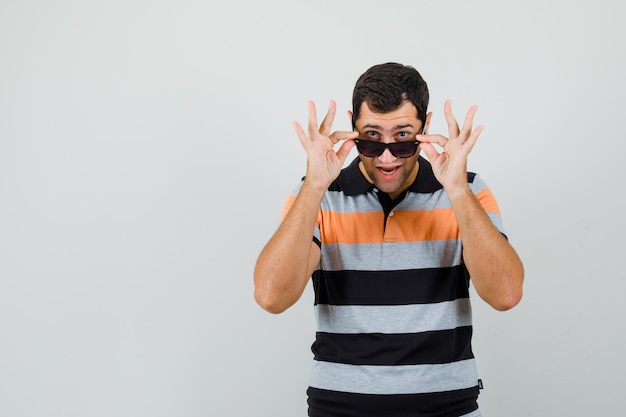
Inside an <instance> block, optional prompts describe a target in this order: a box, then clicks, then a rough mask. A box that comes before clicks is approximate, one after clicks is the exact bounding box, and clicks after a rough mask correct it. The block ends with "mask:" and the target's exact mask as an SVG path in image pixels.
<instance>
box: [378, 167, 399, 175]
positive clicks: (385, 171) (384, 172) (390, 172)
mask: <svg viewBox="0 0 626 417" xmlns="http://www.w3.org/2000/svg"><path fill="white" fill-rule="evenodd" d="M381 171H382V172H383V174H393V173H394V172H395V171H396V169H395V168H394V169H392V170H391V171H387V170H385V169H382V168H381Z"/></svg>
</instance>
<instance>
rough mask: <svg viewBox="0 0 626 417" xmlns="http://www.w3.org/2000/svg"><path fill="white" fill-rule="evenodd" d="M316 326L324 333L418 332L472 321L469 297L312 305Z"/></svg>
mask: <svg viewBox="0 0 626 417" xmlns="http://www.w3.org/2000/svg"><path fill="white" fill-rule="evenodd" d="M315 317H316V318H317V329H318V331H320V332H327V333H344V334H356V333H388V334H393V333H420V332H427V331H434V330H450V329H455V328H457V327H461V326H471V325H472V310H471V305H470V300H469V298H462V299H458V300H455V301H444V302H441V303H435V304H414V305H400V306H360V305H347V306H333V305H328V304H319V305H317V306H315Z"/></svg>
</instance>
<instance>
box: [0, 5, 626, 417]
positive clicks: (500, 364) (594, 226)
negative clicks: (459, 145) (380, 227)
mask: <svg viewBox="0 0 626 417" xmlns="http://www.w3.org/2000/svg"><path fill="white" fill-rule="evenodd" d="M218 3H219V2H218ZM623 4H624V3H623V2H621V1H618V0H615V1H610V0H599V1H593V2H591V1H585V2H582V1H571V0H570V1H564V0H560V1H539V0H532V1H525V2H508V1H496V0H482V1H469V0H465V1H461V0H459V1H452V0H441V1H434V0H431V1H423V0H411V1H390V2H381V1H366V0H360V1H315V2H296V1H284V2H280V1H264V2H263V1H258V2H257V1H247V2H224V3H219V4H216V3H210V2H207V1H187V0H179V1H176V2H174V1H148V0H130V1H123V2H122V1H107V2H104V1H100V2H96V1H69V0H61V1H33V0H25V1H17V0H13V1H9V0H3V1H0V416H2V417H5V416H6V417H26V416H29V417H30V416H33V417H35V416H36V417H41V416H55V417H56V416H58V417H73V416H77V417H78V416H80V417H84V416H89V417H96V416H106V417H114V416H129V417H135V416H146V417H147V416H150V417H155V416H185V417H186V416H189V417H192V416H194V417H195V416H268V417H269V416H271V417H294V416H304V415H306V397H305V390H306V386H307V381H308V369H309V365H310V360H311V352H310V350H309V348H310V344H311V342H312V340H313V331H314V326H313V317H312V297H311V295H312V294H311V290H310V289H308V290H307V292H306V293H305V294H304V296H303V299H302V300H301V301H300V303H298V304H296V305H295V306H294V307H292V308H291V309H289V310H288V311H287V312H285V313H283V314H282V315H278V316H274V315H271V314H269V313H266V312H264V311H263V310H261V309H260V308H259V307H258V306H257V305H256V304H255V303H254V301H253V298H252V290H253V285H252V269H253V267H254V262H255V260H256V256H257V255H258V252H259V251H260V250H261V248H262V246H263V245H264V243H265V242H266V241H267V239H268V238H269V237H270V235H271V234H272V233H273V231H274V230H275V228H276V226H277V225H278V216H279V213H280V209H281V207H282V204H283V202H284V199H285V198H286V196H287V194H288V193H289V192H290V191H291V190H292V188H293V187H294V186H295V185H296V184H297V182H298V181H299V179H300V177H301V176H302V175H303V174H304V171H305V163H306V159H305V156H304V152H303V151H302V149H301V148H300V144H299V142H298V140H297V137H296V135H295V133H294V132H293V129H292V127H291V122H292V121H294V120H298V121H300V122H301V123H305V122H306V102H307V100H309V99H313V100H315V101H316V102H317V103H318V105H319V107H320V108H321V109H325V108H326V106H327V103H328V101H329V100H330V99H335V100H337V103H338V108H339V110H340V113H339V118H338V120H337V123H336V124H335V127H336V128H337V129H347V128H349V123H348V118H347V116H345V111H346V110H348V109H349V106H350V100H351V93H352V87H353V85H354V82H355V80H356V78H357V77H358V76H359V75H360V74H361V73H362V72H363V71H365V70H366V69H367V68H368V67H370V66H371V65H374V64H377V63H381V62H386V61H397V62H401V63H405V64H410V65H413V66H415V67H416V68H417V69H418V70H419V71H420V72H421V73H422V75H423V76H424V78H425V79H426V81H427V82H428V84H429V88H430V92H431V97H432V100H431V106H430V110H431V111H433V112H434V116H433V123H432V125H431V132H440V133H446V132H445V130H444V123H443V113H442V109H443V102H444V100H445V99H448V98H450V99H452V104H453V110H455V114H457V116H462V115H463V114H464V113H465V111H466V110H467V108H468V107H469V106H470V105H471V104H474V103H475V104H478V105H479V110H478V114H477V116H476V121H477V123H482V124H484V125H485V126H486V129H485V131H484V133H483V134H482V135H481V137H480V139H479V142H478V144H477V145H476V147H475V149H474V152H473V153H472V154H471V156H470V161H469V165H470V169H471V170H473V171H477V172H479V173H480V174H481V175H482V176H483V178H484V179H485V180H486V181H487V183H488V184H489V185H490V186H491V188H492V190H493V192H494V193H495V195H496V197H497V199H498V201H499V203H500V208H501V210H502V214H503V219H504V224H505V228H506V231H507V234H508V235H509V238H510V241H511V242H512V244H513V245H514V246H515V248H516V249H517V250H518V252H519V254H520V255H521V257H522V259H523V261H524V263H525V267H526V282H525V297H524V299H523V301H522V303H521V304H520V305H519V306H518V307H516V308H515V309H514V310H512V311H509V312H506V313H498V312H496V311H494V310H491V309H490V308H489V307H488V306H486V305H485V304H484V303H483V302H482V301H480V300H478V299H477V298H476V299H475V303H474V312H475V322H476V326H475V339H474V350H475V354H476V355H477V360H478V366H479V370H480V374H481V377H482V379H483V380H484V383H485V390H483V391H482V393H481V396H480V405H481V408H482V410H483V414H484V415H485V417H502V416H507V417H520V416H569V417H583V416H585V417H586V416H590V415H598V416H600V415H602V416H623V415H626V403H625V402H624V399H623V394H624V391H625V383H624V373H625V371H626V360H625V354H624V352H626V337H625V336H624V319H625V318H626V308H625V307H624V293H625V291H626V278H625V276H626V274H625V272H624V267H623V265H624V243H623V237H624V233H625V232H626V227H625V221H624V214H623V213H624V212H625V210H626V203H625V202H624V188H623V184H624V175H623V155H624V148H625V147H624V140H625V139H626V138H625V137H624V136H625V135H624V117H625V115H626V106H625V97H626V82H625V81H624V80H625V74H626V48H625V47H624V39H626V29H625V26H624V23H623V22H624V17H625V16H626V10H625V6H624V5H623ZM354 155H356V154H354Z"/></svg>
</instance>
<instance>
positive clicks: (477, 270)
mask: <svg viewBox="0 0 626 417" xmlns="http://www.w3.org/2000/svg"><path fill="white" fill-rule="evenodd" d="M448 195H449V197H450V200H451V202H452V207H453V210H454V213H455V216H456V219H457V222H458V224H459V230H460V233H461V240H462V242H463V259H464V262H465V265H466V266H467V269H468V271H469V273H470V276H471V279H472V284H473V285H474V288H475V289H476V292H477V293H478V294H479V295H480V296H481V298H483V299H484V300H485V301H486V302H487V303H489V304H490V305H491V306H492V307H493V308H495V309H496V310H508V309H510V308H513V307H514V306H515V305H516V304H517V303H518V302H519V301H520V299H521V297H522V283H523V280H524V267H523V265H522V262H521V260H520V258H519V257H518V255H517V253H516V252H515V250H514V249H513V247H512V246H511V245H510V244H509V242H508V241H507V240H506V238H505V237H504V236H502V234H501V233H500V231H499V230H498V229H497V228H496V227H495V226H494V225H493V223H492V222H491V220H490V219H489V217H488V216H487V213H486V212H485V210H484V209H483V207H482V206H481V205H480V202H479V201H478V199H477V198H476V196H475V195H474V194H473V193H472V191H471V190H470V189H469V187H465V188H461V189H459V190H455V191H454V192H448Z"/></svg>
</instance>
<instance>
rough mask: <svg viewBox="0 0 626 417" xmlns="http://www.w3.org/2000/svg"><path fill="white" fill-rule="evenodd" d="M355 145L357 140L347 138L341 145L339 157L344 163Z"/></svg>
mask: <svg viewBox="0 0 626 417" xmlns="http://www.w3.org/2000/svg"><path fill="white" fill-rule="evenodd" d="M355 145H356V142H355V141H353V140H346V141H345V142H344V143H342V144H341V146H340V147H339V149H338V150H337V158H339V160H340V161H341V164H342V165H343V163H344V162H345V161H346V158H347V157H348V154H350V151H351V150H352V148H354V146H355Z"/></svg>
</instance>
